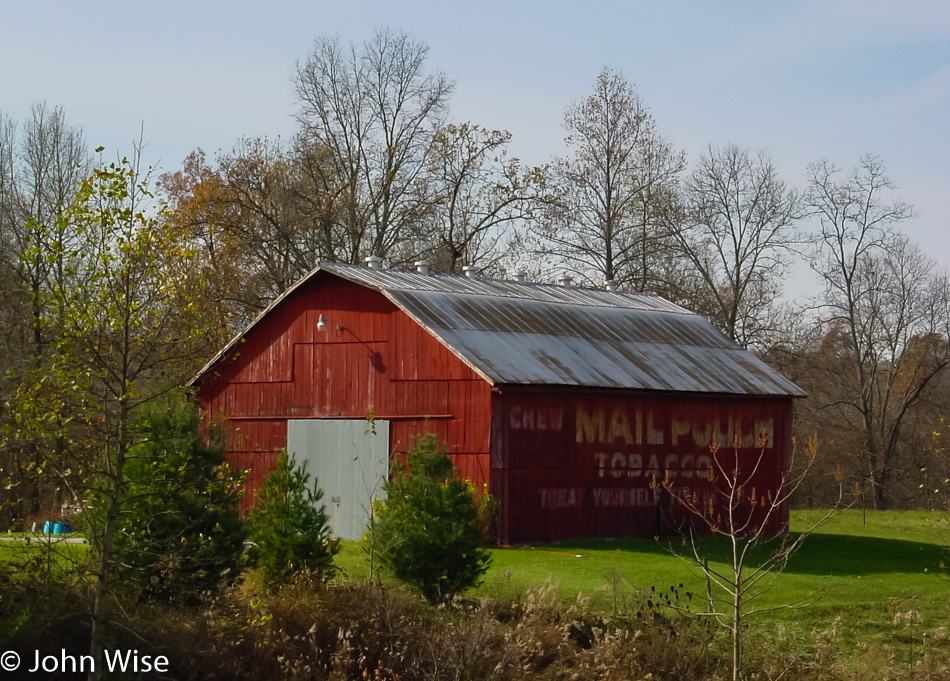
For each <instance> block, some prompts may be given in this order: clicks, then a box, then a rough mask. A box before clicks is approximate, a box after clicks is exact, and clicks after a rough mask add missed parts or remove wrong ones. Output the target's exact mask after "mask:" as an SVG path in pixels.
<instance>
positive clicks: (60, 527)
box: [53, 523, 63, 534]
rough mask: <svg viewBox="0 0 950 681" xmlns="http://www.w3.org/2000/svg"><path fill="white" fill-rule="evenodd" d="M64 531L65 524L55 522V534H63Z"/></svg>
mask: <svg viewBox="0 0 950 681" xmlns="http://www.w3.org/2000/svg"><path fill="white" fill-rule="evenodd" d="M62 533H63V524H62V523H53V534H62Z"/></svg>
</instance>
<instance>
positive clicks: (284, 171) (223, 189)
mask: <svg viewBox="0 0 950 681" xmlns="http://www.w3.org/2000/svg"><path fill="white" fill-rule="evenodd" d="M316 162H318V161H317V160H315V159H313V158H306V159H301V158H300V157H299V156H298V155H297V150H296V149H290V150H288V149H286V148H284V147H283V146H282V145H281V143H280V140H269V139H266V138H248V139H244V140H241V141H240V142H239V143H238V144H236V145H235V147H234V148H233V149H232V150H231V151H230V152H227V153H221V154H218V156H217V158H216V159H215V163H214V164H211V163H209V162H208V161H207V159H206V157H205V155H204V152H202V151H200V150H199V151H196V152H193V153H192V154H190V155H189V156H188V158H187V159H185V162H184V164H183V166H182V168H181V170H178V171H176V172H174V173H167V174H165V175H163V176H162V177H161V178H160V180H159V188H160V190H161V192H162V194H163V196H164V197H165V198H166V199H167V200H168V202H169V204H170V211H171V221H172V223H173V224H174V225H175V227H176V228H177V229H178V231H179V234H180V237H181V238H182V239H183V240H184V241H186V242H187V243H189V244H191V245H192V246H193V247H194V248H195V249H196V250H197V251H198V253H199V259H200V261H201V263H202V270H203V272H202V276H203V278H204V279H205V281H207V283H208V286H207V287H206V288H205V289H204V290H203V291H202V292H201V296H202V298H204V299H205V300H206V302H207V303H208V312H209V315H210V316H209V318H208V319H209V322H211V321H212V320H214V321H213V323H211V324H209V326H213V327H216V328H218V329H219V330H220V331H221V333H220V335H221V336H223V337H224V338H227V337H229V336H230V335H231V334H233V333H234V332H236V331H237V330H238V329H240V328H241V327H243V325H245V324H246V323H247V322H248V321H250V320H251V319H253V318H254V316H256V315H257V314H258V313H259V312H260V311H261V310H262V309H264V308H265V307H266V306H267V305H268V303H269V302H270V301H271V300H273V299H274V298H275V297H276V296H278V295H279V294H280V293H282V292H283V291H285V290H286V289H287V288H288V287H289V286H290V285H291V284H292V283H293V282H295V281H296V280H298V279H299V278H300V277H302V276H303V275H305V274H306V273H307V272H309V271H310V270H311V269H313V267H315V266H316V265H317V263H318V262H319V261H320V260H336V259H338V257H339V256H340V255H341V252H340V248H341V243H342V241H341V240H340V239H339V238H338V237H339V235H338V234H336V233H335V231H334V227H333V224H332V219H331V217H330V216H329V215H328V211H329V210H331V209H332V207H331V206H329V202H328V201H327V200H326V195H323V194H320V188H319V187H314V186H313V185H312V184H311V183H310V174H309V170H308V169H307V168H306V166H308V165H312V164H314V163H316Z"/></svg>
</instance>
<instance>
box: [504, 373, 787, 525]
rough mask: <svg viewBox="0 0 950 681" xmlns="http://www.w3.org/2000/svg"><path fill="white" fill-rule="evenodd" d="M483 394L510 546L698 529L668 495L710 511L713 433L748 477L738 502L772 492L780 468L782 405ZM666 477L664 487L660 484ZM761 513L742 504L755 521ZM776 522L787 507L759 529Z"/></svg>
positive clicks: (783, 463)
mask: <svg viewBox="0 0 950 681" xmlns="http://www.w3.org/2000/svg"><path fill="white" fill-rule="evenodd" d="M493 397H494V400H493V404H492V416H493V420H492V428H491V432H492V446H491V475H490V477H491V490H492V493H493V494H494V495H495V496H496V497H497V498H498V501H499V505H500V509H501V523H500V524H501V527H500V530H501V536H502V539H503V540H504V541H506V542H509V543H524V542H537V541H557V540H561V539H574V538H588V537H630V536H640V537H651V536H662V535H668V534H672V533H675V532H678V531H682V530H684V529H685V528H686V527H687V526H688V525H692V526H693V527H696V528H698V529H702V527H701V526H700V525H699V524H698V523H697V522H696V519H695V518H691V517H690V516H689V514H688V513H686V512H685V510H684V508H683V507H682V505H681V504H679V503H677V502H675V501H674V500H673V499H672V498H671V494H680V493H682V492H683V491H684V490H685V489H687V488H688V489H689V490H690V491H691V493H696V494H698V495H699V497H700V498H705V499H708V500H711V501H713V502H714V503H716V504H717V505H718V504H719V502H720V501H721V496H720V494H719V492H720V491H721V490H722V489H723V487H722V483H723V480H722V479H720V480H718V482H717V481H711V480H710V479H709V475H708V473H709V470H710V468H713V467H714V462H713V459H712V454H711V452H710V449H709V444H710V442H711V441H712V440H713V438H715V440H716V442H717V443H719V445H720V449H719V453H718V455H717V456H718V458H719V461H721V462H722V466H723V468H724V469H725V470H729V471H731V470H733V469H734V468H735V465H736V464H735V461H734V459H735V450H734V449H733V448H732V443H733V441H734V439H736V440H737V442H738V444H739V449H738V465H739V469H740V470H742V471H745V472H746V473H749V472H751V471H753V470H755V475H754V476H753V477H752V478H751V479H750V480H749V484H748V485H747V486H746V491H745V493H746V495H748V494H749V493H750V492H751V489H752V488H755V489H756V490H757V491H756V494H757V495H758V497H759V498H761V497H762V496H764V495H767V494H768V492H769V490H772V491H773V492H774V490H775V489H776V488H777V487H778V485H779V484H780V483H781V480H782V475H783V474H784V472H785V471H786V469H787V467H788V462H789V454H790V449H791V431H790V428H791V400H789V399H771V400H763V399H749V398H731V397H721V396H708V397H703V396H697V397H695V398H686V397H679V396H678V397H670V396H662V395H657V396H642V395H640V396H638V395H632V394H624V393H618V392H613V393H611V392H596V391H578V390H560V391H559V390H553V389H542V390H537V389H518V388H503V389H502V390H500V391H497V392H495V393H494V395H493ZM762 431H765V432H766V433H767V435H768V442H767V443H766V447H765V448H764V454H763V450H762V449H761V448H760V447H759V446H758V441H757V440H758V437H759V433H760V432H762ZM760 455H761V460H760ZM719 477H720V478H721V477H722V476H721V475H720V476H719ZM664 479H666V480H667V481H668V484H672V485H673V487H672V490H671V491H667V490H665V489H663V486H662V485H658V483H662V482H663V480H664ZM760 508H761V507H758V508H757V510H755V511H752V510H750V509H751V507H750V506H748V505H746V509H747V511H748V512H750V513H752V514H753V517H756V518H758V517H760V516H761V513H762V511H761V510H759V509H760ZM786 523H787V511H783V512H782V513H778V514H776V515H775V517H774V518H773V519H772V520H771V522H770V526H769V531H770V532H772V533H781V532H783V531H784V530H785V525H786Z"/></svg>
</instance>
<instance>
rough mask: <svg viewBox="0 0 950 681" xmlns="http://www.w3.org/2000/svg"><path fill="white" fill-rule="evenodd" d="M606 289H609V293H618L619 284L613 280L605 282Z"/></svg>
mask: <svg viewBox="0 0 950 681" xmlns="http://www.w3.org/2000/svg"><path fill="white" fill-rule="evenodd" d="M604 288H605V289H607V290H608V291H616V290H617V282H615V281H614V280H613V279H608V280H607V281H605V282H604Z"/></svg>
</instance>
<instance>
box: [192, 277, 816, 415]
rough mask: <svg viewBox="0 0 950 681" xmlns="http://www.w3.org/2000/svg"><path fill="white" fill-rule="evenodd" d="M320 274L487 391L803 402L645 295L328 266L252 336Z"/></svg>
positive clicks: (711, 333) (714, 335)
mask: <svg viewBox="0 0 950 681" xmlns="http://www.w3.org/2000/svg"><path fill="white" fill-rule="evenodd" d="M321 271H322V272H327V273H329V274H333V275H336V276H338V277H341V278H343V279H346V280H348V281H351V282H354V283H357V284H360V285H363V286H366V287H368V288H371V289H374V290H377V291H379V292H380V293H382V294H383V295H384V296H386V297H387V298H388V299H389V300H391V301H392V302H393V303H394V304H395V305H396V306H397V307H399V308H400V309H401V310H403V311H404V312H405V313H406V314H408V315H409V316H410V317H411V318H412V319H414V320H415V321H416V322H417V323H419V324H420V325H421V326H422V327H423V328H425V329H426V330H427V331H428V332H429V333H431V334H432V335H433V336H434V337H436V338H437V339H438V340H439V341H440V342H441V343H442V344H443V345H445V346H446V347H447V348H448V349H449V350H450V351H452V352H453V353H454V354H455V355H456V356H457V357H459V359H461V360H462V361H463V362H465V363H466V364H467V365H468V366H470V367H471V368H472V369H473V370H474V371H476V372H477V373H478V374H479V375H481V376H482V377H483V378H484V379H485V380H486V381H488V382H489V383H491V384H492V385H510V384H517V385H547V386H577V387H594V388H622V389H629V390H661V391H673V392H702V393H726V394H739V395H762V396H776V395H777V396H802V395H804V392H802V390H801V389H800V388H799V387H798V386H796V385H795V384H794V383H792V382H791V381H789V380H788V379H786V378H785V377H784V376H782V375H781V374H779V373H778V372H777V371H775V370H774V369H772V368H771V367H769V366H768V365H767V364H765V363H764V362H763V361H762V360H760V359H759V358H758V357H756V356H755V355H753V354H752V353H750V352H748V351H746V350H743V349H742V348H740V347H739V346H737V345H736V344H734V343H733V342H731V341H730V340H728V339H727V338H726V337H725V336H723V335H722V334H721V333H720V332H719V331H718V330H717V329H716V328H715V327H713V326H712V324H710V323H709V322H708V321H707V320H705V319H703V318H702V317H700V316H699V315H697V314H694V313H692V312H689V311H688V310H686V309H684V308H682V307H679V306H678V305H674V304H673V303H671V302H669V301H667V300H664V299H663V298H660V297H659V296H657V295H654V294H647V293H626V292H620V291H606V290H601V289H591V288H583V287H579V286H562V285H554V284H538V283H528V282H516V281H509V280H504V279H491V278H487V277H468V276H458V275H447V274H422V273H419V272H407V271H400V270H387V269H372V268H368V267H358V266H354V265H341V264H335V263H324V264H321V265H320V266H319V267H317V268H316V269H315V270H313V272H311V273H310V274H309V275H307V276H306V277H304V278H303V279H302V280H301V281H300V282H298V283H297V284H295V285H294V286H293V287H292V288H291V289H290V290H288V291H287V292H285V293H284V294H283V295H282V296H281V297H280V298H278V299H277V300H275V301H274V303H272V304H271V306H270V307H269V308H268V310H265V312H264V313H262V315H261V316H260V317H258V319H257V320H255V322H254V323H252V324H251V327H253V326H254V325H255V324H257V322H258V321H259V320H260V319H261V317H263V316H265V315H266V314H267V312H268V311H269V310H271V309H272V308H273V307H274V306H275V305H277V304H278V303H279V302H280V300H281V299H283V298H284V297H285V296H286V295H288V294H289V293H290V292H291V291H292V290H294V289H296V288H297V287H298V286H300V285H301V284H302V283H303V282H305V281H307V280H309V279H311V278H312V277H313V276H315V275H316V274H317V273H318V272H321ZM251 327H248V329H247V330H249V329H250V328H251ZM247 330H245V333H246V332H247ZM243 335H244V333H242V334H240V336H238V337H237V338H235V340H234V341H232V343H230V344H229V346H228V347H227V348H225V349H224V350H222V352H221V353H219V354H218V355H217V356H216V357H215V358H214V359H213V360H212V361H211V362H209V363H208V364H207V365H206V366H205V368H204V369H202V371H201V372H200V373H199V377H200V376H201V374H203V373H204V372H205V371H206V370H207V369H209V368H210V367H211V365H212V364H214V363H215V362H216V361H217V359H219V358H220V357H221V356H222V355H223V354H224V353H225V352H227V350H228V349H229V348H230V347H231V346H232V345H233V344H234V343H236V342H237V340H239V338H240V337H241V336H243Z"/></svg>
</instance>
